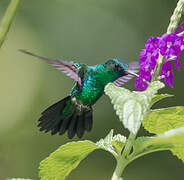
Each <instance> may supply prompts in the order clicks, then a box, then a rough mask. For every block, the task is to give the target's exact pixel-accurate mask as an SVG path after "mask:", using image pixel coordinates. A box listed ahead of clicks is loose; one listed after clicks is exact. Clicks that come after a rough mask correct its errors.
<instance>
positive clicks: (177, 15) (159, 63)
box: [151, 0, 184, 82]
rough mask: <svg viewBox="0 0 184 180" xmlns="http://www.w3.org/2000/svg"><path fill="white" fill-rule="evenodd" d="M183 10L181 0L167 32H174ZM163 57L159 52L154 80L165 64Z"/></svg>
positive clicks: (183, 4) (183, 3)
mask: <svg viewBox="0 0 184 180" xmlns="http://www.w3.org/2000/svg"><path fill="white" fill-rule="evenodd" d="M183 10H184V0H179V1H178V3H177V6H176V8H175V10H174V12H173V15H172V16H171V18H170V23H169V26H168V28H167V33H172V32H174V30H175V29H176V28H177V26H178V23H179V21H180V18H181V15H182V13H183ZM163 59H164V57H163V56H162V55H161V54H159V58H158V61H157V65H156V67H155V71H154V74H153V78H152V80H151V81H152V82H153V81H156V80H157V79H158V77H159V75H160V71H161V66H162V64H163Z"/></svg>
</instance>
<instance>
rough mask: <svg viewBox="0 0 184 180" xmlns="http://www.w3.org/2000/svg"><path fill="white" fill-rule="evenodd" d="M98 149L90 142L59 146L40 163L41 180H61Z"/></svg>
mask: <svg viewBox="0 0 184 180" xmlns="http://www.w3.org/2000/svg"><path fill="white" fill-rule="evenodd" d="M95 149H99V147H98V146H96V145H95V143H93V142H91V141H87V140H86V141H78V142H70V143H67V144H65V145H63V146H60V147H59V148H58V149H57V150H56V151H55V152H53V153H52V154H51V155H50V156H49V157H48V158H46V159H44V160H43V161H42V162H41V163H40V167H39V169H40V172H39V176H40V177H41V180H58V179H59V180H63V179H65V177H66V176H67V175H68V174H69V173H70V172H71V171H72V170H73V169H75V168H76V167H77V166H78V164H79V163H80V161H81V160H83V159H84V158H85V157H86V156H87V155H88V154H89V153H91V152H92V151H94V150H95Z"/></svg>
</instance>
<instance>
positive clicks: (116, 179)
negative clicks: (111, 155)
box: [111, 133, 136, 180]
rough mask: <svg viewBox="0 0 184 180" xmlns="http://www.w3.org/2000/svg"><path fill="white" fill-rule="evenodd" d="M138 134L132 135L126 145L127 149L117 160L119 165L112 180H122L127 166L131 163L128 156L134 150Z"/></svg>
mask: <svg viewBox="0 0 184 180" xmlns="http://www.w3.org/2000/svg"><path fill="white" fill-rule="evenodd" d="M135 137H136V134H133V133H130V135H129V137H128V139H127V142H126V144H125V148H124V151H123V154H122V155H119V156H118V157H117V158H116V159H117V165H116V169H115V170H114V173H113V176H112V179H111V180H122V178H121V175H122V173H123V170H124V169H125V167H126V166H127V164H128V163H129V162H130V161H129V158H128V155H129V154H130V151H131V149H132V146H133V144H132V142H133V141H134V140H135Z"/></svg>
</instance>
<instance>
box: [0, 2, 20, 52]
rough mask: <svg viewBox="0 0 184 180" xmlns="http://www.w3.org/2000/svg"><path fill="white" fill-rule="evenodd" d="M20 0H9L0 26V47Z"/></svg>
mask: <svg viewBox="0 0 184 180" xmlns="http://www.w3.org/2000/svg"><path fill="white" fill-rule="evenodd" d="M20 2H21V0H11V2H10V3H9V6H8V8H7V10H6V12H5V15H4V17H3V19H2V22H1V26H0V48H1V46H2V44H3V42H4V40H5V38H6V35H7V33H8V31H9V29H10V26H11V24H12V21H13V18H14V17H15V14H16V12H17V9H18V6H19V4H20Z"/></svg>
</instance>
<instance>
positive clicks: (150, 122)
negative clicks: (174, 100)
mask: <svg viewBox="0 0 184 180" xmlns="http://www.w3.org/2000/svg"><path fill="white" fill-rule="evenodd" d="M143 126H144V128H145V129H146V130H148V131H149V132H150V133H155V134H160V133H163V132H165V131H168V130H170V129H173V128H176V127H180V126H184V107H183V106H176V107H169V108H163V109H156V110H153V111H151V112H150V113H149V114H148V115H147V116H146V117H145V119H144V121H143ZM171 151H172V153H173V154H174V155H176V156H177V157H178V158H180V159H181V160H182V161H184V149H182V150H181V149H180V150H178V149H176V148H174V149H171Z"/></svg>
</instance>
